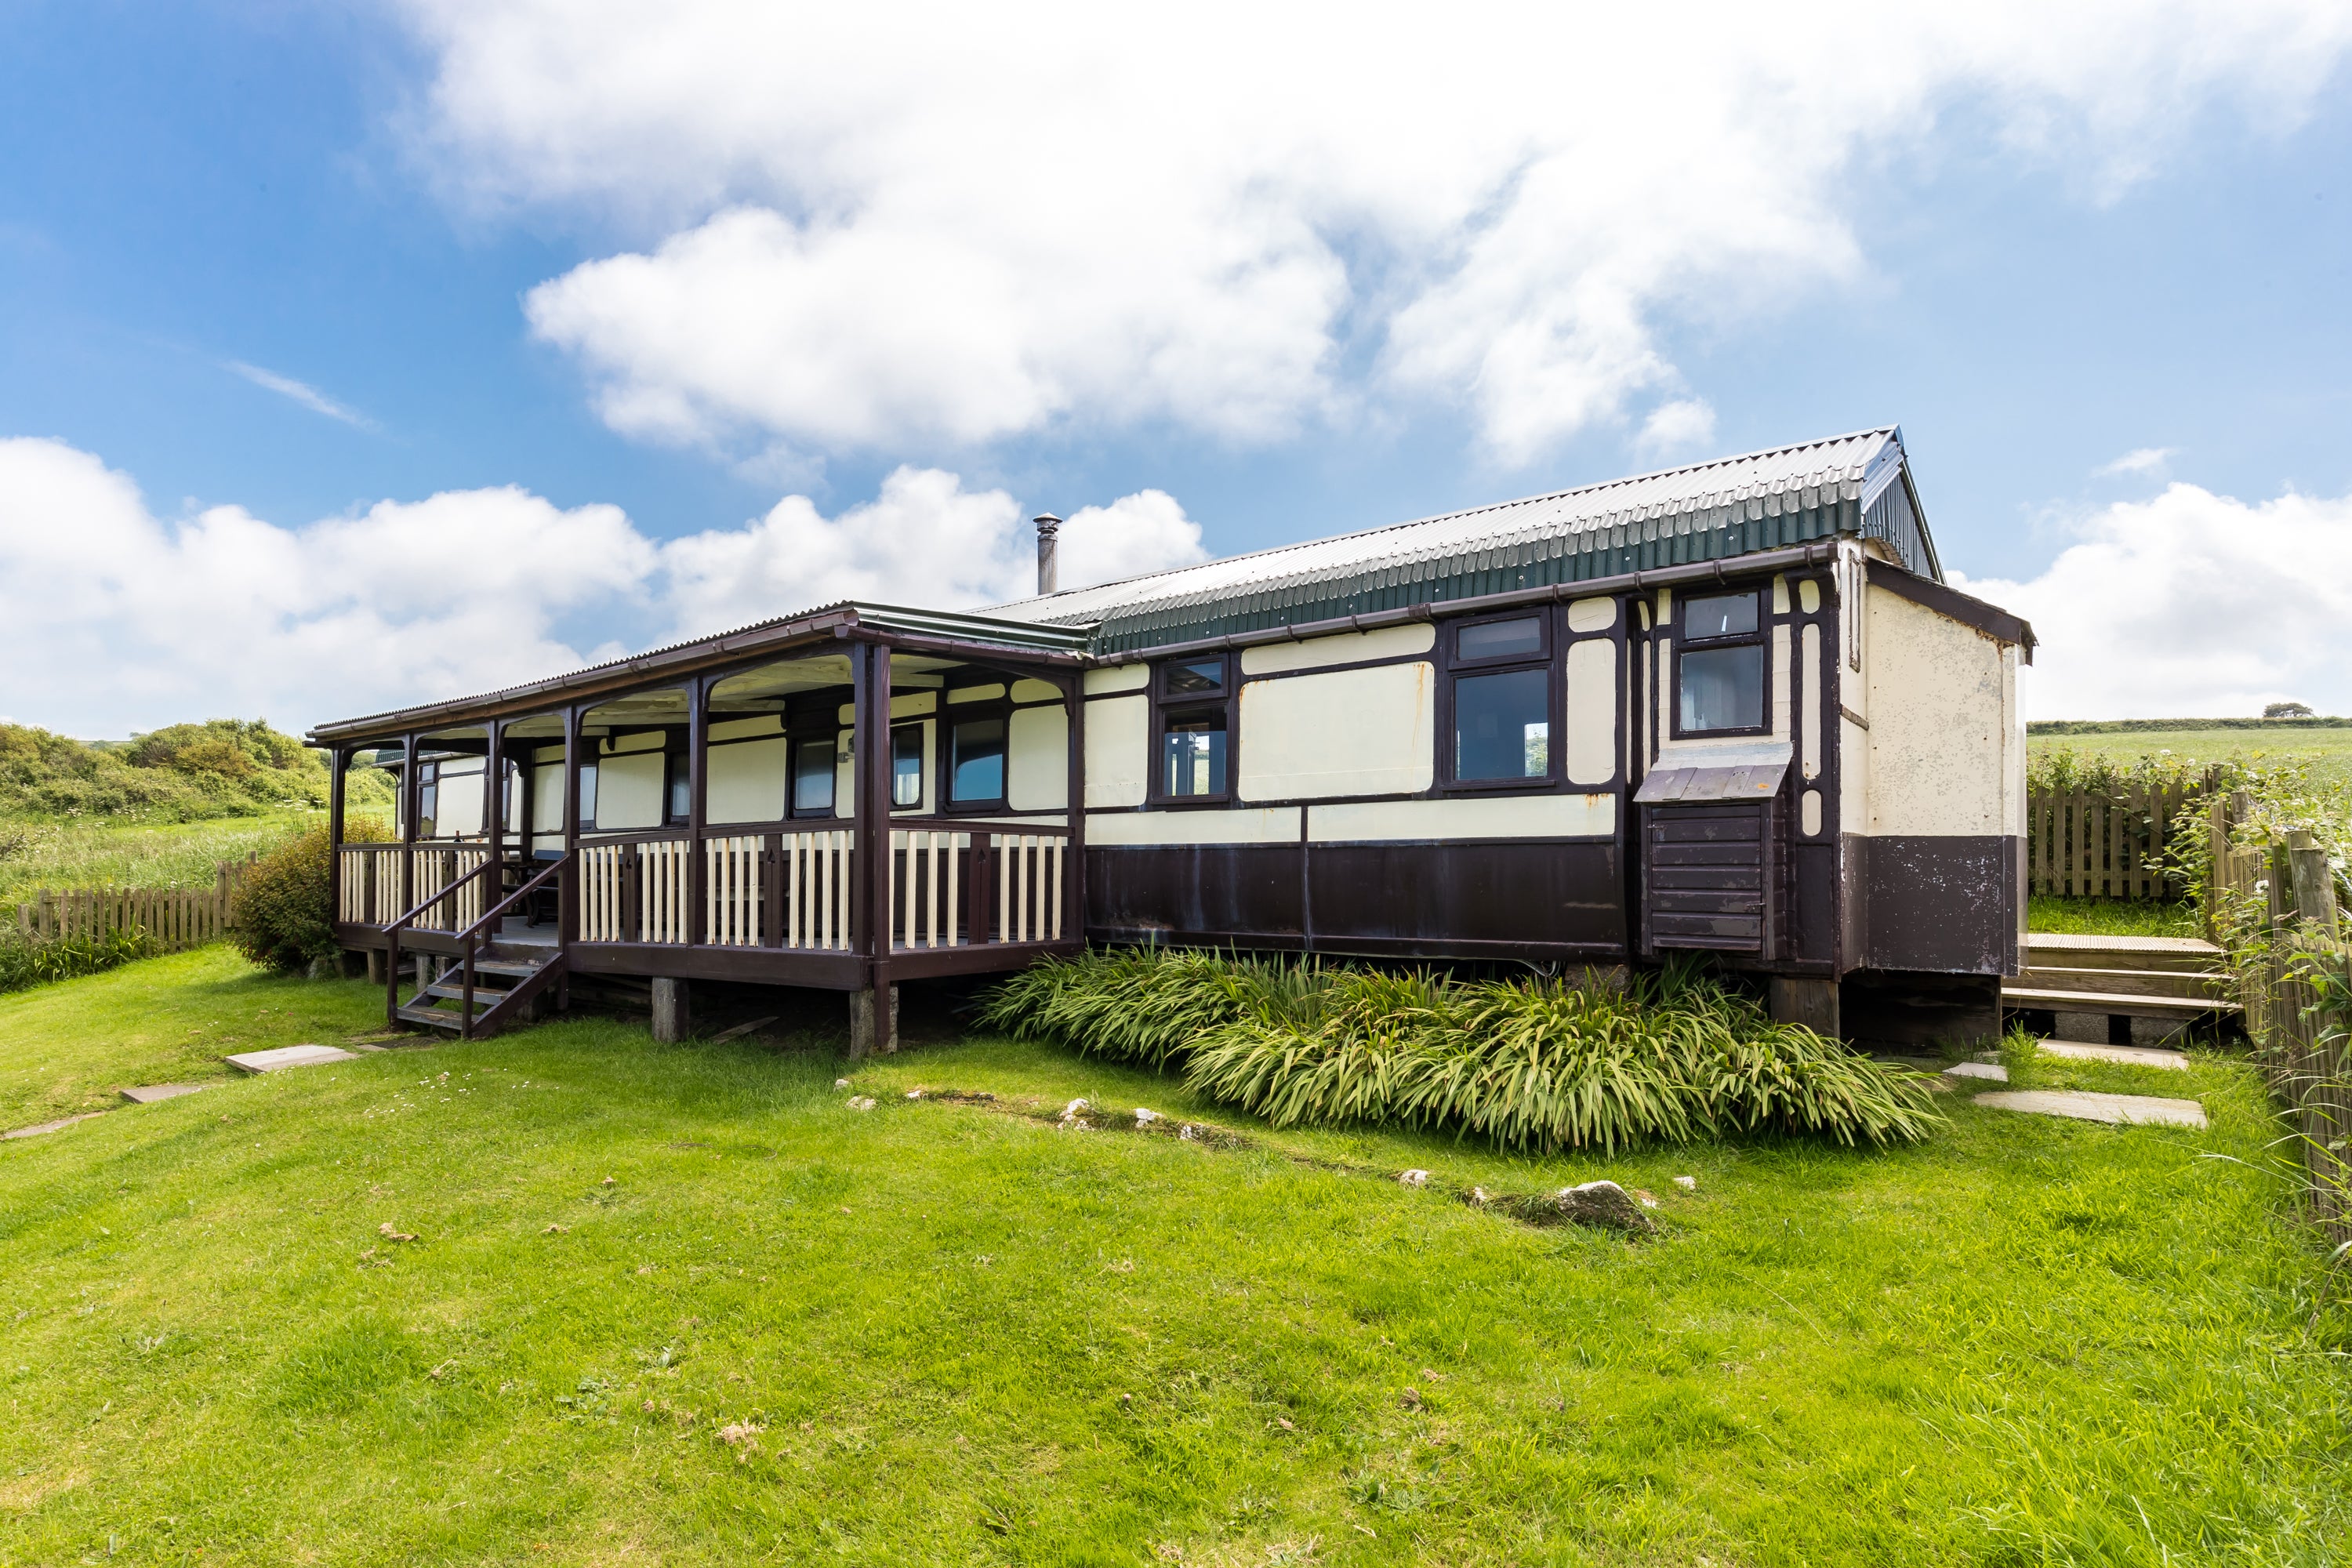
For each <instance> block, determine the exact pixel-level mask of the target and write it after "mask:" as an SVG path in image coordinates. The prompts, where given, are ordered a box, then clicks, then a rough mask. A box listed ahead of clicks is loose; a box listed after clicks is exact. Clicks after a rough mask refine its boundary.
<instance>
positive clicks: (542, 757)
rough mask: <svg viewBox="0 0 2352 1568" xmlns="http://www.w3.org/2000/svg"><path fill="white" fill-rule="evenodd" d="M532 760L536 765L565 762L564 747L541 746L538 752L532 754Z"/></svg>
mask: <svg viewBox="0 0 2352 1568" xmlns="http://www.w3.org/2000/svg"><path fill="white" fill-rule="evenodd" d="M530 760H531V761H532V762H534V763H560V762H562V760H563V748H562V746H541V747H540V748H539V749H538V750H537V751H535V752H531V754H530Z"/></svg>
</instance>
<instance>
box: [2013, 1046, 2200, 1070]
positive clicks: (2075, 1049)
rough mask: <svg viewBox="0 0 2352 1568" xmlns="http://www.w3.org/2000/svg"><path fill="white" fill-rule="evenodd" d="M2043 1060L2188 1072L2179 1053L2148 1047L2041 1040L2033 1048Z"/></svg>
mask: <svg viewBox="0 0 2352 1568" xmlns="http://www.w3.org/2000/svg"><path fill="white" fill-rule="evenodd" d="M2035 1048H2036V1049H2038V1050H2039V1051H2041V1053H2042V1055H2043V1056H2045V1057H2063V1058H2066V1059H2067V1060H2068V1061H2076V1062H2121V1063H2123V1064H2124V1065H2125V1066H2126V1067H2138V1068H2165V1069H2166V1070H2167V1071H2170V1072H2187V1071H2188V1070H2189V1058H2187V1057H2184V1056H2182V1055H2181V1054H2180V1053H2179V1051H2162V1050H2158V1049H2156V1048H2155V1047H2150V1046H2084V1045H2078V1044H2075V1043H2074V1042H2073V1041H2070V1040H2044V1041H2042V1043H2041V1044H2040V1045H2039V1046H2038V1047H2035Z"/></svg>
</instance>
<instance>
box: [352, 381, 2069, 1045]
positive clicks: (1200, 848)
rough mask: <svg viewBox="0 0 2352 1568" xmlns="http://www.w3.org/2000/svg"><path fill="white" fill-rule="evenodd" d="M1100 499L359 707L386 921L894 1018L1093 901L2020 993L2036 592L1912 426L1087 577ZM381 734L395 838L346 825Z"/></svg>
mask: <svg viewBox="0 0 2352 1568" xmlns="http://www.w3.org/2000/svg"><path fill="white" fill-rule="evenodd" d="M1054 528H1055V521H1054V520H1052V519H1050V518H1045V519H1040V520H1039V575H1040V588H1041V593H1040V595H1039V596H1038V597H1036V598H1034V599H1031V600H1027V601H1024V602H1023V603H1020V604H1014V605H1003V606H1001V607H999V608H997V609H994V610H990V611H987V612H984V613H981V614H972V615H966V614H953V613H945V612H935V611H927V610H915V609H907V608H901V607H895V606H887V605H867V604H843V605H832V606H830V607H827V608H824V609H818V610H811V611H808V612H805V613H803V614H800V615H796V616H789V617H786V618H783V619H780V620H775V621H770V622H766V623H763V624H761V625H759V626H750V627H746V628H744V629H742V630H740V631H735V632H730V633H727V634H725V635H723V636H719V637H706V638H703V639H700V640H698V641H695V642H689V643H684V644H680V645H678V646H677V647H668V648H664V649H661V650H659V651H657V652H654V653H649V654H646V655H643V656H641V657H638V658H631V659H626V660H623V661H620V662H617V663H614V664H608V665H603V666H599V667H597V668H591V669H583V670H580V671H577V672H575V673H572V674H570V675H564V676H560V677H557V678H555V679H549V680H545V681H541V682H539V683H537V684H534V685H530V686H525V687H519V688H515V689H510V690H506V691H500V692H493V693H490V694H488V695H487V696H483V697H478V698H469V699H466V700H457V701H448V702H438V703H433V704H429V705H425V706H422V707H417V708H413V709H408V710H403V711H400V712H395V713H388V714H383V715H379V716H376V717H373V718H366V719H353V720H349V721H342V722H339V723H333V724H326V725H321V726H320V728H319V729H318V730H317V731H314V732H313V735H312V739H313V740H314V742H316V743H318V744H319V745H320V746H322V747H325V748H327V749H328V750H329V751H330V752H331V757H332V759H333V765H334V772H335V775H336V777H337V779H338V781H339V784H338V788H337V791H336V800H335V807H334V814H335V815H334V821H335V825H336V837H337V838H338V841H339V847H338V852H337V854H336V857H335V868H336V869H335V878H336V888H335V893H334V897H335V903H336V909H337V911H338V917H339V925H338V931H339V935H340V938H341V941H342V942H343V943H344V944H345V945H346V946H347V947H348V948H349V949H351V950H353V951H358V952H368V953H370V954H372V955H373V960H372V962H373V966H374V968H375V972H376V973H379V974H381V975H382V976H383V980H384V983H385V984H386V987H387V1005H388V1007H390V1008H391V1009H392V1011H393V1012H394V1015H395V1016H399V1017H401V1018H404V1019H407V1020H409V1021H411V1022H415V1023H418V1024H426V1025H434V1026H443V1027H449V1028H455V1029H458V1030H460V1031H463V1032H467V1033H480V1032H485V1031H488V1030H490V1029H495V1028H497V1027H498V1026H500V1025H501V1024H503V1023H504V1022H507V1021H509V1019H511V1018H513V1017H514V1016H517V1015H519V1014H520V1013H523V1012H525V1011H526V1010H529V1009H532V1008H535V1007H537V1006H538V1005H541V1003H542V1002H543V1001H544V1000H546V999H548V998H549V997H551V996H552V997H554V998H557V999H560V998H561V997H562V994H563V993H564V989H565V987H566V986H567V985H568V984H570V982H571V980H572V977H574V976H581V975H608V976H613V975H633V976H643V977H646V978H648V979H650V980H652V981H653V982H654V986H653V991H654V1000H655V1006H656V1024H657V1026H661V1027H664V1028H666V1029H674V1028H677V1027H679V1026H681V1020H682V1016H683V1014H682V999H683V996H684V994H685V987H686V984H688V983H690V982H692V981H694V980H697V979H724V980H735V981H751V982H759V983H766V984H782V985H797V986H814V987H823V988H828V989H834V990H839V991H844V992H847V993H850V994H851V998H852V1018H853V1023H854V1029H855V1033H856V1037H857V1043H858V1046H859V1047H861V1048H869V1047H870V1048H887V1047H889V1046H890V1045H891V1044H892V1043H893V1042H894V1039H895V1023H894V1019H895V1014H896V1005H895V998H896V986H897V984H898V983H899V982H901V981H905V980H912V979H919V978H924V977H929V976H940V975H950V974H967V973H984V972H989V971H997V970H1004V969H1010V968H1014V967H1018V966H1020V965H1022V964H1024V963H1029V962H1031V961H1032V960H1034V958H1036V957H1037V956H1038V955H1040V954H1044V953H1053V952H1075V951H1077V950H1078V949H1080V948H1081V947H1082V946H1083V945H1084V944H1085V943H1087V942H1158V943H1213V944H1217V945H1230V946H1237V947H1242V948H1250V949H1260V950H1274V951H1290V952H1328V953H1345V954H1358V955H1365V956H1370V957H1376V958H1384V959H1399V960H1450V961H1495V962H1503V963H1524V964H1529V965H1535V966H1538V967H1541V968H1547V969H1551V968H1560V967H1575V966H1588V965H1612V964H1618V963H1627V962H1643V961H1654V960H1656V959H1659V958H1661V957H1663V956H1664V955H1667V954H1669V953H1673V952H1677V951H1684V950H1697V951H1701V952H1708V953H1712V954H1714V955H1716V956H1717V958H1719V959H1720V960H1721V961H1722V962H1724V963H1727V964H1729V965H1731V966H1734V967H1737V968H1739V969H1743V970H1747V971H1750V972H1752V973H1755V974H1757V975H1759V977H1763V978H1765V979H1766V980H1767V981H1768V982H1769V992H1770V995H1771V999H1772V1005H1773V1007H1774V1010H1775V1012H1776V1013H1777V1014H1778V1015H1780V1016H1783V1017H1789V1018H1795V1019H1801V1020H1803V1021H1806V1022H1809V1023H1811V1024H1813V1025H1815V1026H1818V1027H1821V1028H1823V1029H1824V1030H1832V1031H1842V1032H1843V1033H1845V1034H1847V1035H1848V1036H1850V1037H1862V1038H1878V1039H1895V1040H1903V1039H1919V1038H1925V1037H1935V1036H1939V1035H1940V1036H1949V1037H1962V1036H1968V1035H1974V1034H1982V1033H1990V1032H1993V1031H1994V1030H1996V1029H1997V1026H1998V1022H1999V1007H2000V981H2001V979H2002V977H2003V976H2005V975H2011V974H2014V973H2017V972H2018V964H2019V948H2020V940H2021V932H2022V926H2023V915H2024V900H2023V883H2022V873H2023V855H2022V841H2021V835H2022V824H2023V816H2024V740H2023V726H2022V723H2021V719H2020V715H2019V710H2018V703H2017V667H2018V665H2019V664H2020V663H2021V662H2027V661H2030V660H2031V658H2032V646H2033V638H2032V631H2031V630H2030V629H2029V628H2028V627H2027V626H2025V624H2024V623H2023V622H2021V621H2020V620H2018V619H2016V618H2015V617H2013V616H2010V615H2008V614H2006V613H2004V612H2002V611H2001V610H1999V609H1997V608H1995V607H1994V606H1992V605H1987V604H1984V603H1982V602H1980V601H1979V600H1976V599H1973V598H1970V597H1969V596H1968V595H1963V594H1960V593H1958V592H1957V591H1955V590H1953V589H1951V588H1949V587H1948V586H1946V585H1945V584H1943V582H1942V573H1941V569H1940V568H1939V566H1938V564H1937V559H1936V551H1935V545H1934V542H1933V541H1932V539H1931V538H1930V536H1929V534H1928V531H1927V522H1926V518H1925V514H1924V513H1923V511H1922V510H1921V508H1920V505H1919V500H1918V496H1917V493H1916V489H1915V487H1914V484H1913V480H1912V476H1911V473H1910V470H1909V467H1908V465H1907V463H1906V459H1905V456H1904V449H1903V441H1902V437H1901V433H1900V432H1899V431H1896V430H1894V429H1891V428H1890V429H1883V430H1874V431H1870V432H1866V433H1864V434H1860V435H1854V436H1846V437H1839V438H1836V439H1834V440H1828V441H1821V442H1815V443H1811V444H1810V445H1806V446H1801V447H1786V448H1782V449H1780V450H1775V451H1769V452H1759V453H1755V454H1751V455H1749V456H1746V457H1740V458H1727V459H1725V460H1722V461H1719V462H1713V463H1707V464H1703V465H1699V466H1697V467H1694V468H1681V469H1676V470H1674V471H1672V472H1667V473H1658V474H1651V475H1646V476H1643V477H1641V478H1637V479H1624V480H1620V481H1616V482H1613V483H1610V484H1604V485H1596V486H1591V487H1588V488H1585V489H1576V490H1570V491H1567V492H1564V493H1561V494H1557V495H1549V496H1542V497H1538V498H1535V499H1533V500H1521V501H1514V502H1510V503H1507V504H1505V505H1500V506H1494V507H1486V508H1482V509H1479V510H1474V511H1467V512H1460V513H1455V514H1454V515H1451V516H1446V517H1440V518H1433V519H1429V520H1426V521H1418V522H1409V523H1403V524H1400V525H1397V526H1394V527H1390V528H1383V529H1376V530H1372V531H1368V532H1363V533H1356V534H1349V535H1346V536H1343V537H1340V538H1337V539H1329V540H1324V541H1319V542H1314V543H1309V544H1303V545H1296V546H1289V547H1286V548H1283V549H1277V550H1271V551H1265V552H1259V553H1256V554H1252V555H1244V556H1238V557H1234V558H1233V559H1230V560H1225V561H1219V562H1213V563H1208V564H1205V565H1201V566H1195V567H1189V568H1184V569H1181V570H1178V571H1172V572H1166V573H1160V574H1155V575H1151V576H1147V577H1141V578H1137V579H1134V580H1132V581H1129V582H1124V583H1116V584H1108V585H1106V586H1102V587H1093V588H1085V589H1078V590H1074V591H1070V592H1065V593H1056V592H1054V591H1053V551H1054V538H1053V530H1054ZM355 762H368V763H374V764H377V765H381V766H386V767H389V768H392V769H393V770H394V773H395V774H396V776H397V778H398V780H399V799H400V806H399V810H398V814H397V818H396V822H395V825H394V838H393V841H392V842H388V843H380V844H379V843H365V842H342V839H343V837H344V836H343V833H342V823H343V813H342V801H341V794H342V792H341V787H340V781H341V778H342V777H343V775H344V773H345V772H346V770H347V769H348V768H349V767H351V766H352V764H353V763H355ZM411 957H415V959H417V961H418V962H417V963H415V965H414V966H413V968H414V973H415V984H414V985H412V984H406V983H404V976H405V975H407V974H408V973H410V971H411V968H412V966H411V965H410V964H409V963H407V962H406V960H407V959H409V958H411ZM412 992H413V994H410V993H412Z"/></svg>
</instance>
